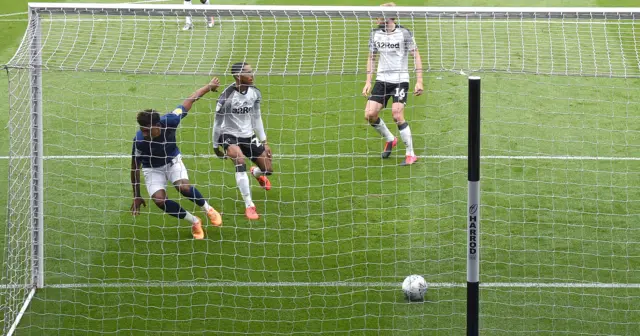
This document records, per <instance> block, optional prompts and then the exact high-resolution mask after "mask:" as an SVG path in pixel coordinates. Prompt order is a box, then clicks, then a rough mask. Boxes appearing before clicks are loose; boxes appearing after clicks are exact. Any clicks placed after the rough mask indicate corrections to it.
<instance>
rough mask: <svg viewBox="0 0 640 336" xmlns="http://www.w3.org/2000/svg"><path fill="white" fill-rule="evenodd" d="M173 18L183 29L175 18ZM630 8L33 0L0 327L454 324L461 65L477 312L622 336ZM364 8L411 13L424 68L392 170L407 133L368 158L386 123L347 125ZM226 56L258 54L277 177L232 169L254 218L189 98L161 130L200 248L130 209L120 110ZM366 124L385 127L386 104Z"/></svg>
mask: <svg viewBox="0 0 640 336" xmlns="http://www.w3.org/2000/svg"><path fill="white" fill-rule="evenodd" d="M185 16H192V17H193V18H194V21H193V22H194V27H193V29H192V30H188V31H182V29H181V28H182V24H183V22H184V18H185ZM211 16H213V17H216V18H217V20H216V26H215V27H213V28H207V27H206V18H208V17H211ZM639 16H640V8H498V7H496V8H483V7H378V6H375V7H355V6H257V5H251V6H239V5H238V6H236V5H207V6H204V5H194V6H189V7H186V6H182V5H164V4H163V5H148V4H79V3H30V4H29V17H28V27H27V31H26V32H25V35H24V38H23V40H22V42H21V44H20V47H19V48H18V50H17V51H16V53H15V55H14V56H13V58H12V59H11V60H10V61H9V63H8V64H7V65H6V66H5V68H6V71H7V74H8V87H9V92H8V99H9V107H10V109H9V121H8V133H9V153H8V155H7V156H4V157H0V160H2V161H5V162H7V166H8V183H7V185H8V191H7V220H6V223H5V224H6V225H5V226H4V227H3V229H4V232H5V239H4V243H3V245H2V248H3V252H4V253H3V258H4V259H3V272H2V282H1V283H0V309H1V310H2V314H3V322H2V327H1V328H0V329H1V330H2V333H3V334H5V335H13V334H15V335H20V334H23V333H24V334H50V333H59V334H73V333H75V334H95V335H101V334H117V333H127V334H140V335H146V334H155V333H157V334H162V333H170V334H180V335H182V334H184V335H187V334H193V333H200V334H206V333H212V334H213V333H215V334H220V335H227V334H229V335H231V334H243V333H244V334H247V333H259V334H269V335H289V334H318V335H321V334H342V333H354V334H363V335H364V334H401V333H402V334H404V333H409V334H434V333H438V332H440V333H449V334H461V333H464V330H465V318H466V316H467V313H466V309H465V308H466V304H467V303H466V302H467V301H466V300H465V293H464V288H465V287H466V286H467V277H466V272H467V267H466V264H467V252H468V250H467V248H468V244H469V243H468V242H467V239H468V238H469V236H468V235H467V217H468V215H467V214H468V211H471V210H470V209H469V206H468V205H467V174H466V172H467V168H468V167H467V162H466V159H467V150H468V143H467V123H468V120H467V119H468V117H467V112H468V111H467V101H468V99H469V95H468V91H467V90H468V78H469V76H472V77H471V78H474V79H477V77H475V76H479V77H482V102H481V105H482V132H481V133H482V151H481V153H478V152H477V151H476V152H474V155H476V154H478V155H481V159H480V162H481V163H478V164H477V165H476V166H475V168H477V170H481V171H482V187H481V188H480V189H481V194H482V196H481V198H482V202H481V203H480V208H481V212H482V235H481V236H480V237H475V236H474V237H473V238H474V239H478V240H479V242H478V243H479V244H480V245H481V246H482V251H481V253H479V254H480V255H481V257H480V259H474V262H473V264H472V265H473V266H472V267H471V266H470V269H472V270H473V274H474V275H473V276H472V277H471V278H470V279H469V282H470V283H474V286H475V287H474V288H475V289H476V292H475V293H477V292H478V291H479V319H476V320H473V323H472V324H473V325H474V326H476V327H477V326H478V324H477V323H476V322H478V321H479V330H480V333H481V334H491V335H503V334H504V335H511V334H526V333H533V332H538V333H542V334H551V335H571V334H575V335H620V334H636V333H640V317H639V316H640V308H638V305H637V304H635V303H636V302H637V300H638V298H640V280H639V279H640V240H638V237H639V236H640V228H638V226H637V221H638V219H640V128H639V127H638V125H640V100H638V99H637V97H640V86H639V85H638V81H639V80H640V20H639V19H640V17H639ZM199 18H201V19H202V20H199ZM377 18H395V19H396V22H397V23H399V24H401V25H402V26H403V27H405V28H407V29H409V30H410V31H411V32H412V34H413V39H414V40H415V42H416V46H417V48H418V50H419V52H420V55H421V57H422V64H421V66H418V65H416V64H414V59H413V58H412V57H409V72H410V76H411V81H410V86H409V87H410V90H413V85H414V84H415V81H416V77H415V73H416V69H421V72H422V74H423V77H424V88H425V94H424V95H423V96H415V95H410V96H409V101H408V103H407V104H406V106H405V116H406V120H407V122H408V123H409V125H410V126H411V130H412V133H413V138H414V140H413V142H414V147H415V151H416V154H417V155H418V156H419V157H420V159H419V162H418V163H417V164H415V165H413V166H411V167H400V166H398V165H397V164H398V163H399V161H398V160H400V159H401V158H402V157H403V151H404V147H403V145H402V143H399V149H397V150H396V151H394V154H393V156H392V158H391V159H389V160H382V159H381V158H380V151H381V149H382V140H381V139H380V138H379V136H378V134H377V133H376V132H375V131H374V130H373V129H372V127H370V126H369V125H368V124H367V122H366V121H365V120H364V119H363V112H364V107H365V104H366V98H365V97H362V94H361V92H362V87H363V86H364V82H365V78H366V62H367V59H368V56H369V36H370V33H371V31H372V29H374V28H376V24H375V23H374V21H375V20H376V19H377ZM402 52H404V51H400V50H399V51H398V53H402ZM240 61H246V62H248V63H250V64H251V65H252V66H253V68H254V69H255V73H256V86H257V87H259V88H260V89H261V92H262V96H263V103H262V104H263V105H262V110H263V112H262V113H263V119H264V122H265V129H266V133H267V135H268V136H269V143H270V145H271V147H272V149H273V152H274V167H275V173H274V175H273V177H272V181H273V183H274V188H273V189H272V190H271V191H269V192H264V191H262V190H261V189H258V188H257V187H256V184H255V183H254V182H252V183H253V188H252V192H253V194H254V201H255V202H256V204H257V206H258V207H259V209H261V211H262V213H261V215H262V218H261V220H260V221H258V222H253V223H250V222H248V221H246V220H244V218H243V216H242V213H241V211H242V209H243V206H244V204H243V202H242V198H241V197H240V195H239V194H238V192H237V188H236V184H235V183H236V182H235V179H234V172H235V171H234V170H233V165H232V164H231V163H230V162H228V161H223V160H218V159H217V158H216V156H215V154H214V153H213V150H212V146H211V127H212V121H213V113H212V111H213V110H214V109H215V105H216V100H217V98H218V94H211V95H209V96H206V97H205V98H203V99H201V100H200V101H198V102H197V103H195V105H194V109H193V111H191V112H190V114H189V116H188V117H186V118H185V119H184V121H183V122H182V123H181V125H180V127H179V129H178V131H177V132H178V137H177V138H178V145H179V147H180V149H181V151H182V153H183V156H184V160H185V164H186V166H187V168H188V169H189V177H190V180H191V182H192V183H193V184H194V185H196V186H197V187H198V188H199V189H200V190H201V191H202V192H203V194H204V197H205V198H207V199H208V200H209V202H210V203H211V204H212V205H213V206H215V207H216V208H219V209H220V210H221V211H222V213H223V218H224V221H225V222H224V225H223V226H222V227H221V228H219V229H217V228H213V227H209V228H207V238H206V239H205V241H201V242H196V241H193V240H192V239H191V238H190V235H189V226H188V225H185V223H184V221H182V220H177V219H176V218H173V217H170V216H166V215H163V214H162V211H161V210H159V209H158V208H156V207H155V205H154V204H153V203H152V202H150V201H147V207H146V208H143V211H142V214H141V215H140V216H137V217H133V216H130V214H129V206H130V203H131V191H130V190H131V186H130V181H129V177H130V175H129V174H130V158H131V140H132V138H133V136H134V133H135V132H136V131H137V129H138V126H137V124H136V120H135V114H136V112H137V111H139V110H142V109H146V108H154V109H157V110H159V111H170V110H171V109H173V108H174V107H175V106H176V105H177V104H179V103H180V102H181V101H182V99H184V98H185V97H187V96H188V95H189V94H190V93H191V92H193V91H194V90H195V89H197V88H198V87H199V86H201V85H202V84H206V83H207V82H208V80H209V79H210V77H212V76H218V77H220V78H221V81H222V83H224V84H225V85H228V84H230V83H231V82H232V80H233V79H232V77H231V74H230V68H231V65H232V64H234V63H236V62H240ZM478 97H479V93H478ZM478 99H479V98H478ZM476 102H477V100H476ZM381 117H382V119H384V120H385V121H386V124H387V125H388V126H389V129H390V130H391V131H392V133H394V134H398V130H397V127H396V125H394V123H393V119H392V117H391V106H388V108H387V109H385V110H383V112H382V113H381ZM477 121H478V122H479V117H478V120H477ZM479 128H480V127H479V126H478V127H477V129H478V131H479ZM476 135H477V136H478V137H479V135H478V134H476ZM247 164H249V162H247ZM476 175H477V176H479V173H476ZM469 181H470V182H474V183H475V184H474V185H477V183H476V182H477V180H472V179H471V178H470V179H469ZM142 189H143V191H142V193H143V195H145V196H146V194H145V190H144V187H143V188H142ZM167 192H168V197H169V198H173V199H175V200H176V201H178V202H179V203H180V204H182V206H184V207H185V208H186V207H187V206H188V207H191V205H192V204H191V203H190V201H189V200H188V199H185V198H184V197H181V196H179V195H178V194H177V193H175V192H174V191H173V190H167ZM474 197H477V196H474ZM474 200H477V199H476V198H474ZM470 204H477V202H476V201H473V202H471V201H470ZM188 210H189V211H191V208H189V209H188ZM475 210H478V211H479V210H480V209H475V208H474V212H475ZM197 211H198V210H195V212H194V213H197ZM469 239H471V238H469ZM474 258H475V257H474ZM478 260H481V262H480V263H479V264H480V265H479V266H478V263H477V262H478ZM478 267H479V269H481V271H480V272H479V279H478V277H477V276H476V275H475V274H476V273H477V272H478ZM410 274H420V275H423V276H424V278H425V279H426V281H427V283H428V285H429V290H428V292H427V298H426V300H425V302H424V303H420V304H416V303H407V302H404V301H403V299H402V295H401V290H400V283H401V282H402V280H403V279H404V277H406V276H408V275H410ZM478 282H479V285H478ZM478 288H479V289H478ZM472 310H473V311H474V313H477V312H478V307H477V306H475V307H474V308H473V309H472ZM474 335H475V334H474Z"/></svg>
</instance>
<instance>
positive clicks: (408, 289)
mask: <svg viewBox="0 0 640 336" xmlns="http://www.w3.org/2000/svg"><path fill="white" fill-rule="evenodd" d="M402 292H403V293H404V297H405V299H407V300H409V301H411V302H415V301H423V300H424V295H425V294H426V293H427V282H426V281H425V280H424V278H423V277H422V276H420V275H416V274H413V275H410V276H408V277H406V278H405V279H404V281H403V282H402Z"/></svg>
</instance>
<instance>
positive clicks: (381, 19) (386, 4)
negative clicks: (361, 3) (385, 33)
mask: <svg viewBox="0 0 640 336" xmlns="http://www.w3.org/2000/svg"><path fill="white" fill-rule="evenodd" d="M380 6H381V7H395V6H396V3H395V2H387V3H383V4H382V5H380ZM389 19H391V20H394V21H395V20H396V18H389ZM377 21H378V24H381V23H383V22H384V21H385V19H384V18H378V20H377Z"/></svg>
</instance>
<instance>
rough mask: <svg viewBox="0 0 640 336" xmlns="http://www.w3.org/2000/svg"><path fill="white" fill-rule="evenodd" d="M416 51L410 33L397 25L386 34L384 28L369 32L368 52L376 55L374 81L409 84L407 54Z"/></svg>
mask: <svg viewBox="0 0 640 336" xmlns="http://www.w3.org/2000/svg"><path fill="white" fill-rule="evenodd" d="M415 50H416V42H415V40H414V39H413V35H412V34H411V32H410V31H409V30H408V29H406V28H404V27H402V26H399V25H397V26H396V29H394V30H393V31H391V32H387V31H386V30H385V29H384V28H376V29H374V30H372V31H371V36H370V37H369V51H370V52H372V53H377V54H378V55H379V56H378V71H377V73H376V80H377V81H381V82H387V83H396V84H397V83H405V82H406V83H408V82H409V53H410V52H412V51H415Z"/></svg>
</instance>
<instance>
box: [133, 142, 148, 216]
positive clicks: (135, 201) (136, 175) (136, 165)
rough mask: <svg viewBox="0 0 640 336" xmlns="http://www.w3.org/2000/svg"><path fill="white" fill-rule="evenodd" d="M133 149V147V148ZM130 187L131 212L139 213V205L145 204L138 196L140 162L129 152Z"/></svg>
mask: <svg viewBox="0 0 640 336" xmlns="http://www.w3.org/2000/svg"><path fill="white" fill-rule="evenodd" d="M134 151H135V149H134ZM131 187H132V188H133V204H132V205H131V214H132V215H134V216H135V215H137V214H139V213H140V206H141V205H143V206H145V207H146V206H147V203H145V201H144V198H142V197H141V196H140V162H138V159H137V158H136V155H135V153H134V154H131Z"/></svg>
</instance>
